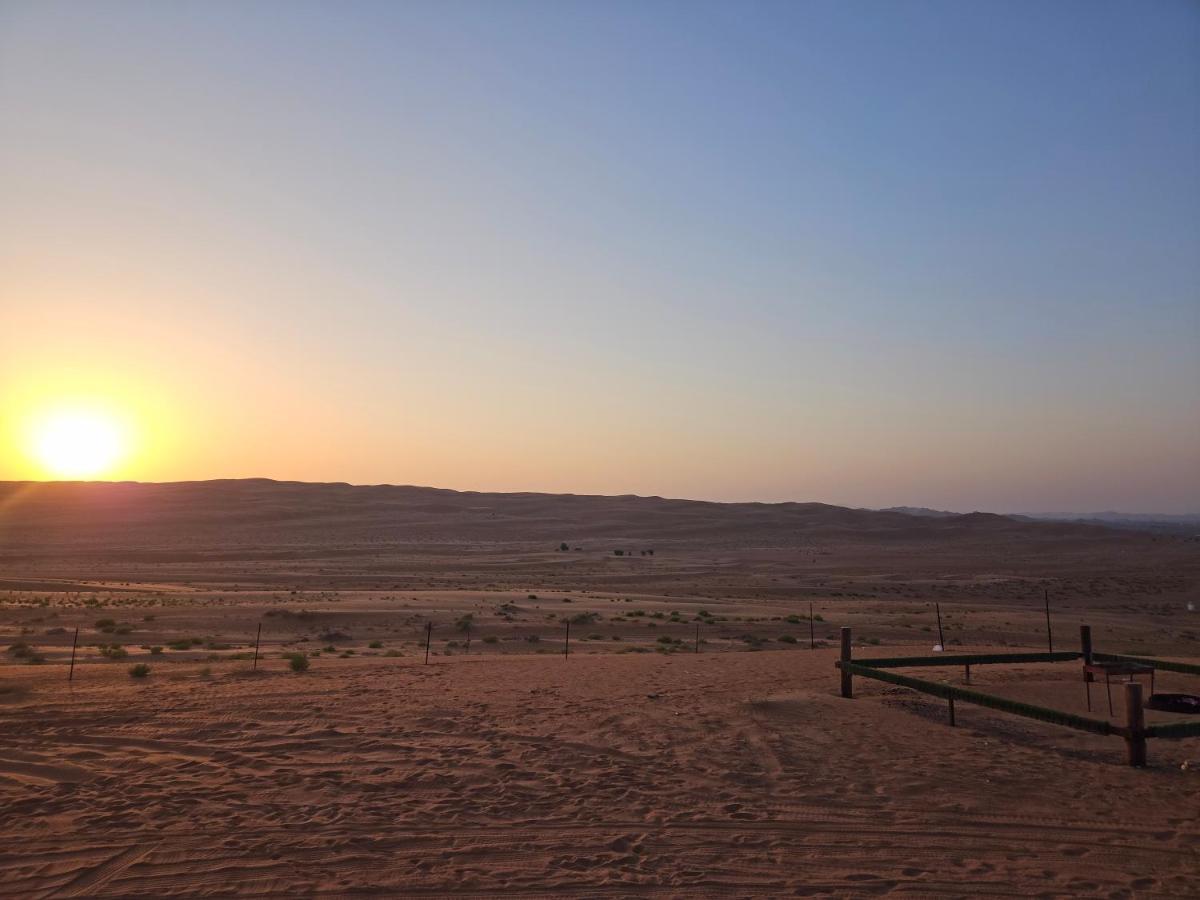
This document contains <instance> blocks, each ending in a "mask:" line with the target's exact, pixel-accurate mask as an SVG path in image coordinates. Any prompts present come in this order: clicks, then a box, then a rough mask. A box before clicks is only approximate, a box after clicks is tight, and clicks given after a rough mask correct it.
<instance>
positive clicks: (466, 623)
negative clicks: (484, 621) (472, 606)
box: [454, 613, 475, 631]
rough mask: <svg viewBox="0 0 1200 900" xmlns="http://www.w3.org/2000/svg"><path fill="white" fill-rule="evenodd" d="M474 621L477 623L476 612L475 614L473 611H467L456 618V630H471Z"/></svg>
mask: <svg viewBox="0 0 1200 900" xmlns="http://www.w3.org/2000/svg"><path fill="white" fill-rule="evenodd" d="M474 623H475V616H474V614H473V613H467V614H466V615H462V616H459V617H458V618H457V619H456V620H455V622H454V628H455V630H456V631H468V630H470V628H471V626H472V625H473V624H474Z"/></svg>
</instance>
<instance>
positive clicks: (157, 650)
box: [150, 647, 163, 656]
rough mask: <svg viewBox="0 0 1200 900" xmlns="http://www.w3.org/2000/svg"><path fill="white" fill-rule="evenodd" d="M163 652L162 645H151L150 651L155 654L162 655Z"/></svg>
mask: <svg viewBox="0 0 1200 900" xmlns="http://www.w3.org/2000/svg"><path fill="white" fill-rule="evenodd" d="M162 652H163V648H162V647H151V648H150V653H151V654H152V655H154V656H160V655H161V654H162Z"/></svg>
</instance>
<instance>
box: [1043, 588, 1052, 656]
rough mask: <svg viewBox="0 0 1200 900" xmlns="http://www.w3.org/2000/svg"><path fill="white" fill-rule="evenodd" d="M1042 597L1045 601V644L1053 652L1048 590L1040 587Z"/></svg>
mask: <svg viewBox="0 0 1200 900" xmlns="http://www.w3.org/2000/svg"><path fill="white" fill-rule="evenodd" d="M1042 599H1043V600H1045V601H1046V644H1047V645H1048V646H1049V647H1050V652H1051V653H1053V652H1054V634H1053V633H1052V632H1051V631H1050V591H1049V589H1047V588H1042Z"/></svg>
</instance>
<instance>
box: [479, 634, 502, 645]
mask: <svg viewBox="0 0 1200 900" xmlns="http://www.w3.org/2000/svg"><path fill="white" fill-rule="evenodd" d="M483 642H484V643H485V644H498V643H500V638H498V637H496V636H495V635H494V634H489V635H488V636H487V637H485V638H484V639H483Z"/></svg>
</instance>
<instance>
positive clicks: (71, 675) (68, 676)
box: [67, 625, 79, 681]
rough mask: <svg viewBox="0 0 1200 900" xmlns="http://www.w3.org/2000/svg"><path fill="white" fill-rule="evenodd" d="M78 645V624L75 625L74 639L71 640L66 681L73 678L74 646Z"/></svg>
mask: <svg viewBox="0 0 1200 900" xmlns="http://www.w3.org/2000/svg"><path fill="white" fill-rule="evenodd" d="M78 645H79V626H78V625H76V626H75V640H73V641H71V668H70V669H68V670H67V681H73V680H74V679H75V648H76V647H77V646H78Z"/></svg>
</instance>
